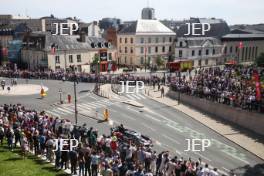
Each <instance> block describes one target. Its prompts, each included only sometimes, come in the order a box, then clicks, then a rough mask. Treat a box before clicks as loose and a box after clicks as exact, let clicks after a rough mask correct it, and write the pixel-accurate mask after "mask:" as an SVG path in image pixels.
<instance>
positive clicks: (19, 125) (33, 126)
mask: <svg viewBox="0 0 264 176" xmlns="http://www.w3.org/2000/svg"><path fill="white" fill-rule="evenodd" d="M118 128H120V133H119V132H114V131H111V132H110V134H109V135H100V134H99V133H98V131H97V130H96V129H93V128H92V127H91V128H88V127H87V125H86V124H84V125H83V126H75V125H73V124H72V123H71V122H70V121H69V120H66V119H59V118H54V117H52V116H48V115H47V114H46V113H45V112H40V113H38V112H37V111H35V110H28V109H26V108H25V107H24V106H22V105H20V104H17V105H6V104H5V105H1V106H0V143H1V145H5V142H3V141H5V140H6V141H7V145H8V148H9V149H10V150H13V149H14V148H21V151H22V156H23V158H25V159H26V158H27V155H29V152H32V154H35V155H41V156H45V158H46V159H47V160H48V161H50V162H55V167H56V168H57V169H67V168H69V169H70V170H71V173H72V174H74V175H75V174H79V175H80V176H81V175H82V176H84V175H85V176H86V175H89V176H97V175H99V174H100V175H102V176H152V175H157V176H158V175H159V176H218V175H219V174H218V171H217V169H216V168H214V169H210V167H209V166H208V164H204V163H203V162H202V161H201V159H199V160H198V161H194V160H192V159H190V158H189V159H184V158H183V157H180V156H173V155H172V154H170V152H169V151H163V152H161V153H157V152H156V151H154V150H153V148H152V147H151V146H143V145H137V144H134V143H133V142H132V141H128V142H125V141H124V140H123V139H122V135H123V133H122V131H123V130H125V127H124V126H123V125H120V126H118ZM61 138H63V139H77V140H78V141H79V144H78V147H76V148H73V150H69V147H68V146H67V145H63V149H65V150H61V149H60V147H58V148H57V150H56V151H54V149H55V148H56V143H55V140H54V139H61ZM59 145H62V144H59ZM77 171H78V173H77Z"/></svg>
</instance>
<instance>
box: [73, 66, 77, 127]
mask: <svg viewBox="0 0 264 176" xmlns="http://www.w3.org/2000/svg"><path fill="white" fill-rule="evenodd" d="M76 82H77V76H76V73H75V70H74V81H73V88H74V116H75V124H76V125H77V123H78V120H77V116H78V111H77V94H76Z"/></svg>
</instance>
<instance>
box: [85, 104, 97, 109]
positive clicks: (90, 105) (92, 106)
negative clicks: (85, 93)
mask: <svg viewBox="0 0 264 176" xmlns="http://www.w3.org/2000/svg"><path fill="white" fill-rule="evenodd" d="M83 105H85V106H87V107H91V108H96V106H94V105H92V104H91V103H83Z"/></svg>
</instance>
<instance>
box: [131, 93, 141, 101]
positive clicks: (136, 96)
mask: <svg viewBox="0 0 264 176" xmlns="http://www.w3.org/2000/svg"><path fill="white" fill-rule="evenodd" d="M132 96H133V97H135V98H136V99H138V100H140V99H141V98H140V97H138V95H137V94H132Z"/></svg>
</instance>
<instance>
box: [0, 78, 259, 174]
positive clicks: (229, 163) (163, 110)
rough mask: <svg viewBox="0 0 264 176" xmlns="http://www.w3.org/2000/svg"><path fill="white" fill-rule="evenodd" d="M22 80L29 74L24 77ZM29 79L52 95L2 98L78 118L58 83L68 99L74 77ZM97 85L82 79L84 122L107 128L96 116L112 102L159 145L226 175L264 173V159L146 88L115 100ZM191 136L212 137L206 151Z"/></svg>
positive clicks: (117, 114) (116, 116)
mask: <svg viewBox="0 0 264 176" xmlns="http://www.w3.org/2000/svg"><path fill="white" fill-rule="evenodd" d="M20 82H25V80H19V83H20ZM30 83H33V84H34V83H36V84H41V83H42V84H43V85H45V86H47V87H48V88H49V91H48V95H47V97H45V98H44V99H40V98H39V97H40V95H29V96H1V98H0V103H1V104H4V103H6V104H7V103H8V104H10V103H22V104H24V105H25V106H27V107H30V108H34V109H37V110H45V111H46V112H47V113H49V114H50V115H53V116H58V117H61V118H67V119H70V120H71V121H72V122H75V119H74V104H67V103H64V104H62V105H60V104H59V93H58V91H59V89H62V91H63V99H66V98H67V94H71V95H73V83H72V82H62V81H53V80H30ZM93 88H94V84H92V83H79V84H78V85H77V97H78V124H79V125H82V124H83V123H86V124H87V125H88V126H93V127H94V128H97V129H98V131H99V132H100V133H106V134H108V133H109V132H110V127H111V126H112V124H109V123H97V121H96V120H94V119H93V118H99V119H103V110H104V109H105V108H107V109H108V110H109V112H110V119H111V120H112V121H113V122H114V125H117V124H120V123H122V124H124V126H125V127H127V128H129V129H133V130H136V131H138V132H140V133H142V134H145V135H148V136H149V137H151V138H152V140H153V143H154V148H155V150H157V151H163V150H169V151H170V152H171V154H172V155H177V156H178V157H181V156H182V157H184V158H185V159H188V158H189V157H190V158H192V160H198V158H201V159H202V161H203V162H204V163H209V165H210V166H211V167H217V168H218V169H219V170H220V173H225V174H226V175H229V173H231V172H233V173H236V175H245V176H253V175H254V176H261V175H264V169H263V166H264V161H263V160H261V159H259V158H258V157H256V156H255V155H254V154H252V153H250V152H248V151H246V150H245V149H243V148H242V147H240V146H238V145H236V144H235V143H233V142H231V141H229V140H228V139H226V138H225V137H223V136H221V135H219V134H218V133H216V132H214V131H213V130H211V129H210V128H208V127H206V126H204V125H203V124H201V123H199V122H197V121H196V120H194V119H192V118H191V117H189V116H187V115H186V114H184V113H182V112H180V111H177V110H176V109H174V108H172V107H169V106H166V105H164V104H161V103H159V102H156V101H154V100H152V99H149V98H148V97H146V96H145V95H144V94H143V93H138V94H137V93H135V94H124V95H122V96H119V97H117V98H116V99H115V100H109V99H106V98H103V97H99V96H97V95H95V94H93V93H92V92H91V90H93ZM72 97H73V96H72ZM124 99H131V100H134V101H137V102H139V103H141V104H143V105H144V108H137V107H134V106H131V105H128V104H124V103H122V100H124ZM72 100H74V97H73V98H72ZM65 102H66V101H65ZM187 139H207V140H209V141H210V143H211V145H210V147H207V148H205V150H204V151H185V150H187V148H188V141H187ZM198 143H199V141H198ZM195 149H197V150H201V146H198V145H197V146H195Z"/></svg>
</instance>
